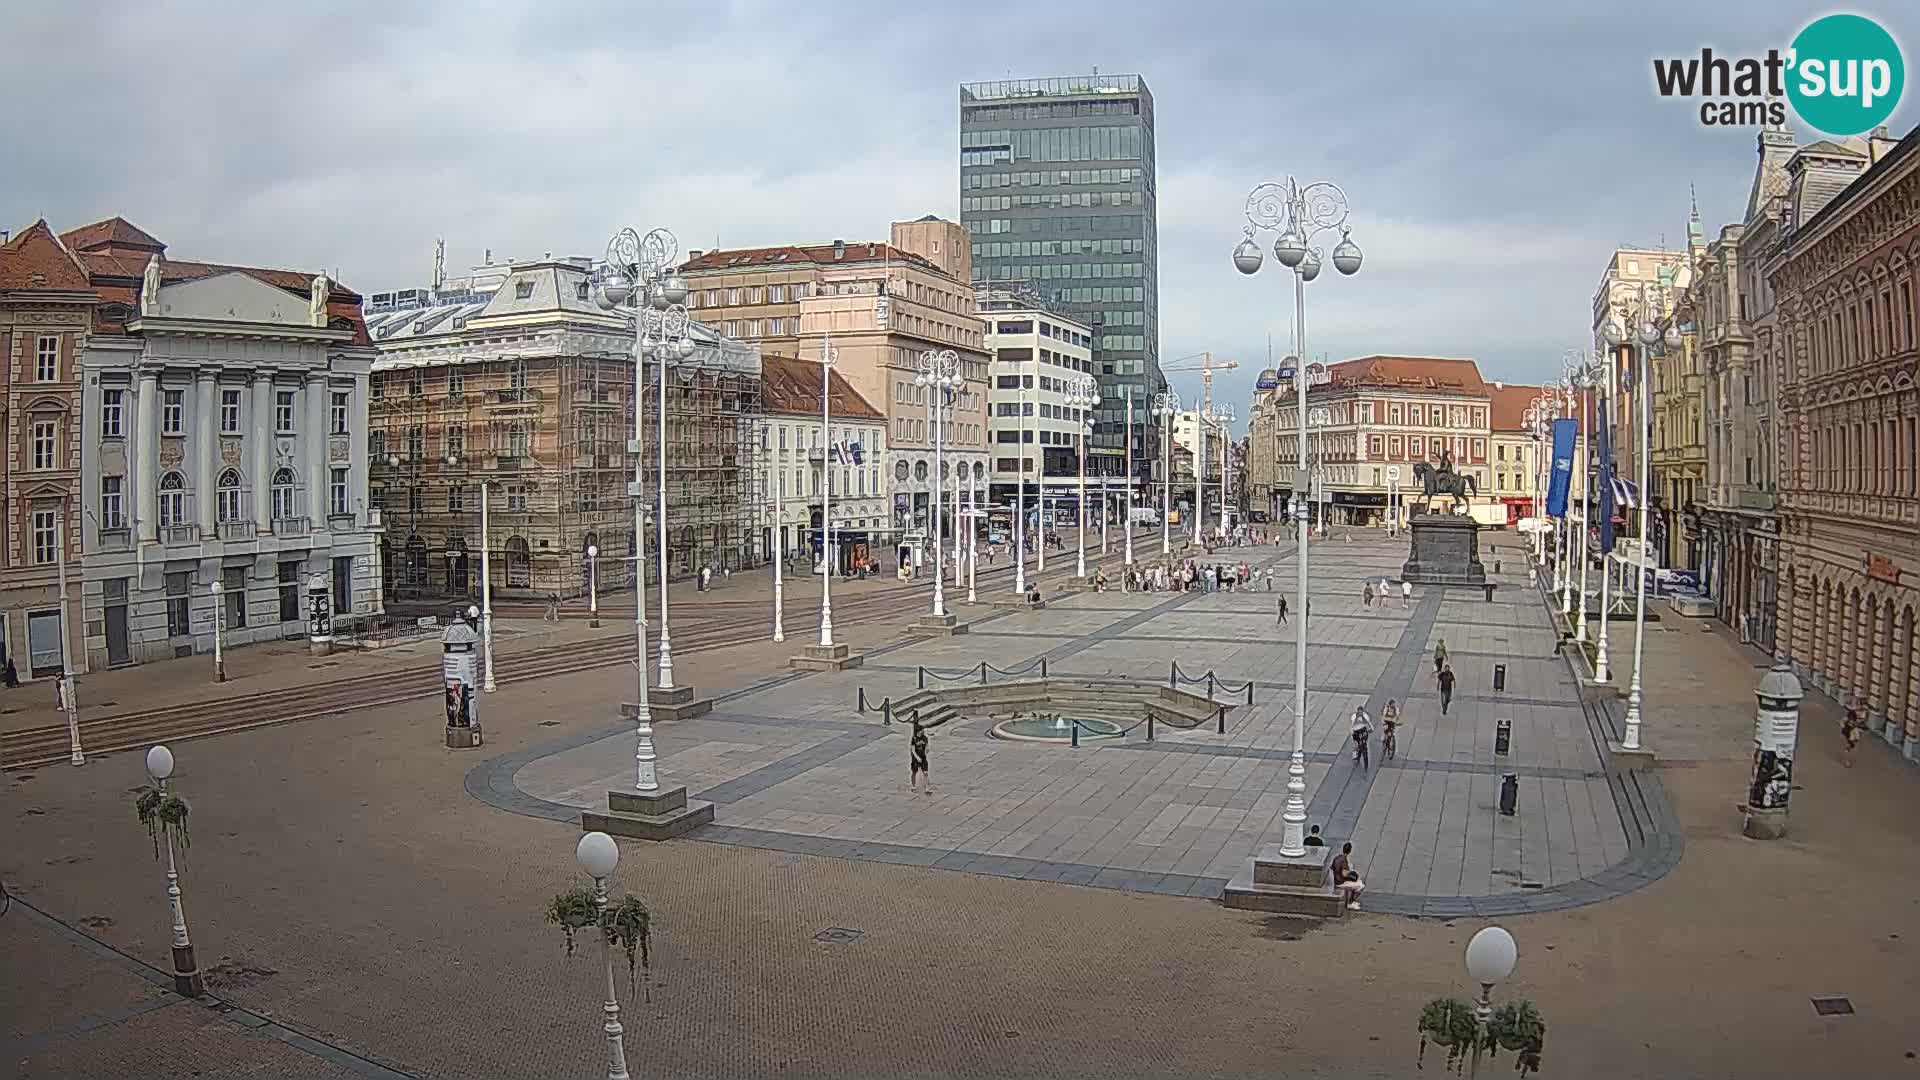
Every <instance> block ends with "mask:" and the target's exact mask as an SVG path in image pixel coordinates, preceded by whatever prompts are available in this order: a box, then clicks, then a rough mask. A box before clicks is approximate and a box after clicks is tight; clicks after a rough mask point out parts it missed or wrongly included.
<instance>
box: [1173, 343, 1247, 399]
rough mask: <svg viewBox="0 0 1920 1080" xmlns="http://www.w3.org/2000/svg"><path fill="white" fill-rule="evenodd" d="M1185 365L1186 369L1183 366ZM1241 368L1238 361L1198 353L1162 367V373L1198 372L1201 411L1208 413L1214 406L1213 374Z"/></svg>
mask: <svg viewBox="0 0 1920 1080" xmlns="http://www.w3.org/2000/svg"><path fill="white" fill-rule="evenodd" d="M1189 360H1198V361H1200V362H1199V363H1197V364H1188V363H1186V362H1187V361H1189ZM1183 364H1184V365H1185V366H1184V367H1183V366H1181V365H1183ZM1239 366H1240V361H1238V360H1215V359H1214V358H1213V354H1212V353H1210V352H1197V353H1194V354H1193V355H1192V356H1182V357H1180V358H1179V359H1177V360H1173V361H1169V362H1168V363H1164V364H1161V365H1160V370H1161V372H1163V373H1164V372H1168V371H1198V372H1199V373H1200V409H1201V411H1202V412H1207V411H1209V409H1210V406H1212V405H1213V373H1214V372H1216V371H1232V370H1233V369H1235V368H1237V367H1239Z"/></svg>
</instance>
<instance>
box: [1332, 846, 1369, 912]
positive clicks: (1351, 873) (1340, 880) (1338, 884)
mask: <svg viewBox="0 0 1920 1080" xmlns="http://www.w3.org/2000/svg"><path fill="white" fill-rule="evenodd" d="M1327 876H1328V877H1330V878H1331V879H1332V881H1333V887H1334V888H1336V889H1339V890H1340V897H1341V899H1343V900H1345V901H1346V902H1347V908H1348V909H1349V910H1354V911H1357V910H1359V908H1360V894H1361V893H1363V892H1365V891H1366V888H1367V886H1366V883H1365V882H1363V881H1361V880H1360V871H1358V870H1355V869H1354V868H1353V844H1352V842H1351V841H1349V842H1348V843H1344V844H1341V845H1340V854H1338V855H1335V856H1334V857H1333V863H1332V865H1330V866H1329V867H1328V868H1327Z"/></svg>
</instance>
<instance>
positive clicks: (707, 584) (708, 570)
mask: <svg viewBox="0 0 1920 1080" xmlns="http://www.w3.org/2000/svg"><path fill="white" fill-rule="evenodd" d="M711 588H713V567H711V566H703V567H701V568H700V591H701V592H706V591H707V590H709V589H711Z"/></svg>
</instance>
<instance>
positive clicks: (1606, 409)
mask: <svg viewBox="0 0 1920 1080" xmlns="http://www.w3.org/2000/svg"><path fill="white" fill-rule="evenodd" d="M1619 378H1620V358H1619V356H1618V355H1617V354H1616V353H1615V352H1614V350H1613V348H1612V347H1611V346H1610V347H1609V348H1608V349H1607V382H1606V386H1605V390H1606V401H1605V403H1604V404H1602V405H1601V406H1600V410H1599V415H1600V428H1601V436H1600V501H1601V503H1602V504H1603V505H1602V506H1601V508H1600V514H1601V518H1602V520H1601V522H1600V569H1601V574H1600V651H1599V652H1598V654H1596V656H1595V658H1594V663H1593V681H1594V682H1597V683H1606V682H1612V681H1613V672H1612V670H1611V669H1610V668H1609V666H1608V657H1609V655H1610V653H1609V650H1610V648H1611V644H1610V640H1611V638H1612V636H1613V635H1612V634H1611V633H1610V628H1611V623H1612V621H1613V504H1614V497H1615V496H1614V493H1613V432H1612V427H1611V425H1610V423H1609V414H1610V412H1611V410H1612V409H1613V407H1614V402H1615V401H1616V400H1617V398H1618V395H1619Z"/></svg>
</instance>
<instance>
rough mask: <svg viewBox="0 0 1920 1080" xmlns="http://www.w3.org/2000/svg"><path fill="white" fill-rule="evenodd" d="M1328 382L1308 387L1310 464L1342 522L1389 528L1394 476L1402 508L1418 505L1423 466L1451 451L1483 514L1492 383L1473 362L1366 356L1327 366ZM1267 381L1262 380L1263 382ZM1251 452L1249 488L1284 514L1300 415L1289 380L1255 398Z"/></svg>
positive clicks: (1488, 500) (1488, 501)
mask: <svg viewBox="0 0 1920 1080" xmlns="http://www.w3.org/2000/svg"><path fill="white" fill-rule="evenodd" d="M1328 376H1329V378H1328V382H1327V383H1326V384H1325V385H1321V386H1315V387H1313V388H1312V389H1310V390H1309V391H1308V395H1307V410H1308V417H1309V419H1311V418H1312V417H1314V416H1315V415H1317V411H1318V410H1321V409H1325V410H1326V414H1325V415H1326V422H1325V423H1322V424H1310V425H1309V427H1308V431H1307V440H1308V442H1307V451H1308V460H1309V461H1310V462H1311V463H1313V464H1312V465H1311V468H1312V469H1313V471H1314V476H1315V478H1316V479H1315V483H1316V484H1318V485H1319V486H1320V487H1321V488H1322V489H1323V490H1324V495H1325V500H1324V501H1325V502H1326V504H1327V508H1328V520H1329V521H1331V522H1333V523H1335V524H1344V525H1364V524H1377V523H1381V522H1384V521H1385V519H1386V511H1387V497H1388V494H1389V489H1390V488H1391V487H1392V486H1393V484H1394V480H1393V477H1394V475H1395V473H1396V472H1397V473H1398V476H1399V483H1398V486H1399V490H1400V492H1401V495H1402V499H1403V502H1404V505H1405V506H1406V507H1407V508H1408V509H1409V510H1411V509H1415V508H1417V507H1418V505H1419V501H1420V498H1421V489H1420V486H1419V485H1418V483H1417V482H1416V481H1415V479H1414V476H1413V466H1414V465H1415V464H1418V463H1422V462H1425V463H1428V464H1432V463H1434V462H1437V461H1438V460H1439V458H1440V455H1441V454H1442V453H1443V452H1444V453H1446V454H1448V455H1450V456H1451V457H1452V460H1453V467H1454V470H1455V471H1456V472H1460V473H1464V474H1466V475H1468V476H1471V477H1473V482H1474V495H1473V497H1472V498H1471V499H1470V500H1469V506H1470V508H1471V509H1472V511H1473V512H1474V513H1475V514H1476V516H1480V517H1485V516H1487V515H1488V514H1489V513H1490V511H1489V510H1488V509H1487V508H1488V507H1491V506H1492V504H1493V496H1492V492H1491V479H1492V477H1491V472H1492V468H1491V466H1492V462H1491V458H1490V454H1491V448H1490V446H1489V436H1490V434H1491V429H1490V426H1489V425H1490V417H1489V402H1488V384H1487V383H1486V382H1485V381H1483V380H1482V379H1481V377H1480V368H1479V365H1477V364H1475V363H1474V362H1473V361H1472V360H1468V359H1461V358H1454V357H1436V356H1368V357H1362V358H1360V359H1357V360H1346V361H1342V362H1341V363H1338V364H1333V365H1331V366H1330V367H1329V368H1328ZM1263 381H1264V380H1263ZM1249 415H1250V416H1251V417H1252V427H1251V430H1250V431H1249V435H1248V446H1249V451H1250V453H1251V454H1252V455H1253V456H1254V458H1264V459H1265V460H1264V461H1261V462H1260V463H1259V464H1258V465H1256V464H1254V463H1253V462H1252V461H1249V463H1248V470H1249V473H1250V481H1251V486H1252V487H1253V489H1254V490H1255V491H1256V492H1264V493H1265V495H1266V498H1267V499H1268V500H1269V503H1268V505H1267V506H1265V507H1261V506H1258V505H1256V506H1255V509H1267V510H1268V511H1269V512H1270V513H1276V514H1277V513H1279V512H1280V511H1281V510H1282V509H1283V508H1284V503H1285V500H1287V499H1288V498H1290V497H1291V496H1292V494H1293V479H1292V477H1293V470H1294V461H1295V453H1296V448H1297V446H1298V436H1297V434H1296V432H1297V428H1296V424H1297V423H1298V419H1297V417H1298V410H1297V408H1296V405H1295V397H1294V388H1293V384H1292V383H1290V382H1279V383H1276V385H1275V386H1274V387H1273V388H1272V389H1267V390H1258V391H1256V392H1255V397H1254V403H1253V409H1252V410H1251V412H1250V414H1249Z"/></svg>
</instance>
